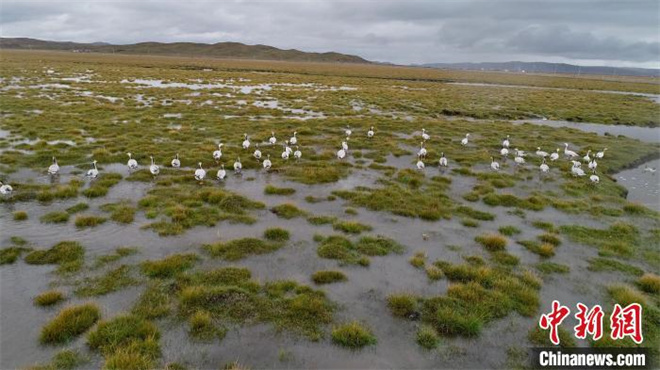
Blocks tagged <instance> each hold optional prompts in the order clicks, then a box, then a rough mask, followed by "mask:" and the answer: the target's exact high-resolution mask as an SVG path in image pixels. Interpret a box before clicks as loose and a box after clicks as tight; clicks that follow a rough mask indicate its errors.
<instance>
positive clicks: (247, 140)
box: [243, 134, 250, 149]
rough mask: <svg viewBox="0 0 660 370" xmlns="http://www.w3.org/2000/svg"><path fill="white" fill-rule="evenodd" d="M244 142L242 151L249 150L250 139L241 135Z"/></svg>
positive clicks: (245, 135)
mask: <svg viewBox="0 0 660 370" xmlns="http://www.w3.org/2000/svg"><path fill="white" fill-rule="evenodd" d="M243 137H244V138H245V140H243V149H250V138H249V137H248V135H247V134H243Z"/></svg>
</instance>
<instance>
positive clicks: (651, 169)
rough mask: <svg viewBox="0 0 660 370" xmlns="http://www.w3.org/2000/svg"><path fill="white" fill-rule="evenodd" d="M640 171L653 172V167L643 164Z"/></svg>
mask: <svg viewBox="0 0 660 370" xmlns="http://www.w3.org/2000/svg"><path fill="white" fill-rule="evenodd" d="M642 171H643V172H646V173H655V167H649V165H647V164H645V165H644V169H643V170H642Z"/></svg>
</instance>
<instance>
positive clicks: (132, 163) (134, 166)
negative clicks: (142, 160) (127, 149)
mask: <svg viewBox="0 0 660 370" xmlns="http://www.w3.org/2000/svg"><path fill="white" fill-rule="evenodd" d="M126 154H127V155H128V162H127V163H126V165H127V166H128V170H129V171H133V170H137V168H138V163H137V161H136V160H135V159H133V154H131V153H126Z"/></svg>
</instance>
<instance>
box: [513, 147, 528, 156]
mask: <svg viewBox="0 0 660 370" xmlns="http://www.w3.org/2000/svg"><path fill="white" fill-rule="evenodd" d="M513 151H514V152H516V157H525V156H527V153H525V151H524V150H519V149H518V148H514V149H513Z"/></svg>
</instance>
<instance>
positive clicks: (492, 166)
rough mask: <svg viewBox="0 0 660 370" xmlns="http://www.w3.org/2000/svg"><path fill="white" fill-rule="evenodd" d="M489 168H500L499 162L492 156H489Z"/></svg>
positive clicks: (494, 169) (497, 169) (496, 169)
mask: <svg viewBox="0 0 660 370" xmlns="http://www.w3.org/2000/svg"><path fill="white" fill-rule="evenodd" d="M490 168H491V169H493V171H499V170H500V164H499V163H497V162H496V161H495V158H493V157H490Z"/></svg>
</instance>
